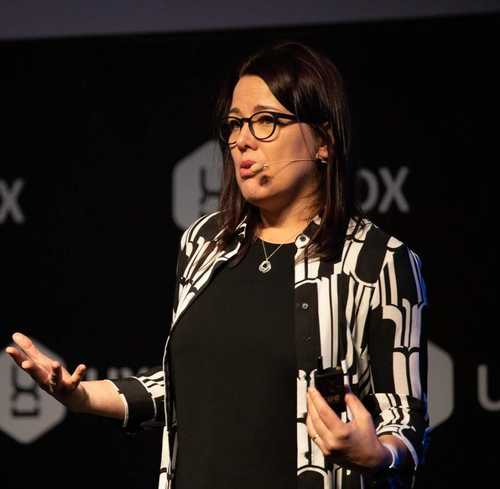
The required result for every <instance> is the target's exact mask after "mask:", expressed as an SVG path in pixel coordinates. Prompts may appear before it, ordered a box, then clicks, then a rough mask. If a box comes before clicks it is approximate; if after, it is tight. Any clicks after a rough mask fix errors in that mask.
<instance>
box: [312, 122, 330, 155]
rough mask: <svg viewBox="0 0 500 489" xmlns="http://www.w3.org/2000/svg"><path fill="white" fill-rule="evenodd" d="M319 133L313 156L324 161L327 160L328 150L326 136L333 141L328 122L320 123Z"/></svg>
mask: <svg viewBox="0 0 500 489" xmlns="http://www.w3.org/2000/svg"><path fill="white" fill-rule="evenodd" d="M321 129H322V130H321V133H322V134H318V139H317V143H318V144H319V146H318V149H317V150H316V154H315V158H316V159H318V160H320V161H321V162H324V163H326V162H327V161H328V156H329V151H328V141H327V138H328V139H330V140H331V141H332V143H333V142H334V137H333V132H332V130H331V128H330V125H329V124H328V122H325V123H323V124H322V128H321Z"/></svg>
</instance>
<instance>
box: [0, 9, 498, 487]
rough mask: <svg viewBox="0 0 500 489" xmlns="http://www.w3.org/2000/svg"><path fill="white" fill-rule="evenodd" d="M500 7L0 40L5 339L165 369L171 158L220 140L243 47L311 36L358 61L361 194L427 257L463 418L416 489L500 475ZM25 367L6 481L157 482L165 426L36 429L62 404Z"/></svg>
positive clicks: (93, 421) (351, 76)
mask: <svg viewBox="0 0 500 489" xmlns="http://www.w3.org/2000/svg"><path fill="white" fill-rule="evenodd" d="M499 19H500V18H499V17H498V16H471V17H457V18H439V19H425V20H405V21H391V22H376V23H355V24H354V23H353V24H347V23H346V24H342V25H330V26H328V25H327V26H324V25H323V26H310V27H307V28H299V27H297V28H287V29H281V30H280V29H261V30H235V31H224V32H205V33H185V34H170V35H168V34H163V35H160V34H158V35H138V36H114V37H112V36H110V37H105V36H102V37H97V38H81V39H52V40H43V41H42V40H40V41H25V42H3V43H0V57H1V58H0V59H1V64H0V70H1V77H0V107H1V116H2V117H1V119H0V130H1V133H0V134H1V136H0V137H1V139H0V141H1V145H0V191H1V192H2V193H1V194H0V279H1V286H0V343H1V344H2V345H3V346H7V344H9V342H10V335H11V334H12V333H13V332H14V331H16V330H21V331H24V332H26V333H28V334H30V335H33V337H34V338H35V339H36V340H37V341H39V342H40V343H41V344H42V345H45V346H46V347H47V348H49V349H50V350H51V351H52V352H54V353H57V354H58V355H59V356H60V357H61V358H62V359H64V361H65V362H66V364H67V365H68V367H69V368H71V369H72V368H74V367H75V366H76V365H77V364H78V363H79V362H85V363H86V364H87V365H88V366H90V367H91V372H90V374H89V376H90V378H104V377H106V376H117V375H124V374H127V373H136V372H137V371H138V370H139V369H141V368H144V367H147V366H151V365H156V364H159V363H160V362H161V357H162V353H163V342H164V340H165V338H166V335H167V331H168V327H169V321H170V317H171V311H170V307H171V303H172V296H173V287H174V267H175V258H176V253H177V246H178V239H179V237H180V233H181V231H182V229H181V227H182V226H181V225H179V223H178V222H177V223H176V222H174V219H173V207H174V206H175V205H176V204H175V202H174V201H173V196H174V192H173V189H172V187H173V185H174V180H173V178H172V176H173V170H174V168H175V167H176V165H177V164H178V162H179V161H181V160H182V159H183V158H184V157H186V156H187V155H190V154H191V153H192V152H193V151H195V150H196V149H197V148H199V147H200V146H201V145H203V144H204V143H205V142H206V141H208V140H210V139H211V138H212V137H213V132H212V125H213V122H212V116H213V107H214V101H215V97H216V95H217V92H218V88H219V86H220V84H221V82H222V81H223V80H224V79H225V78H226V75H227V73H228V70H229V69H230V67H231V66H232V65H233V64H234V63H235V62H236V61H238V60H240V59H241V57H242V56H245V55H246V54H248V53H250V52H252V51H254V50H255V49H256V48H258V47H260V46H262V45H266V44H268V43H269V42H272V41H274V40H278V39H293V40H299V41H303V42H306V43H308V44H310V45H311V46H313V47H317V48H319V49H321V50H323V51H324V52H326V53H327V54H329V55H330V56H331V58H332V59H333V60H334V62H335V63H336V64H337V66H338V67H339V69H340V70H341V72H342V73H343V74H344V77H345V79H346V83H347V87H348V91H349V95H350V99H351V105H352V111H353V123H354V129H355V131H354V135H355V146H356V151H355V163H356V165H357V166H358V168H359V169H360V170H361V171H362V172H363V171H364V172H365V175H366V172H369V174H370V175H371V176H372V179H371V181H372V187H369V185H368V183H367V180H366V178H362V177H360V179H359V187H360V198H361V200H362V201H364V202H367V201H368V196H369V194H370V195H374V193H373V192H375V191H377V192H378V198H377V199H375V203H374V204H372V205H371V206H370V208H368V209H367V210H368V211H369V214H370V215H371V216H372V218H373V219H374V220H375V222H377V223H378V224H379V225H380V226H381V227H383V228H385V229H386V230H387V231H389V232H391V233H393V234H395V235H396V236H397V237H398V238H400V239H402V240H404V241H405V242H407V243H408V244H409V245H410V247H411V248H412V249H414V250H415V251H416V252H417V253H418V254H419V255H420V257H421V259H422V261H423V267H424V268H423V271H424V277H425V279H426V281H427V285H428V291H429V297H430V305H431V314H430V323H429V336H430V340H431V341H432V343H433V344H434V345H436V347H438V348H440V349H442V350H443V351H444V352H446V353H445V356H446V358H448V361H449V362H452V363H451V365H452V366H453V367H452V368H453V373H454V377H453V378H454V381H453V385H452V393H453V398H452V399H449V400H448V403H451V404H450V405H449V406H448V407H449V408H450V409H451V410H452V414H451V416H450V417H448V418H447V419H446V420H443V421H442V422H440V423H439V424H438V425H437V426H436V427H435V429H434V431H433V435H432V444H431V447H430V450H429V454H428V460H427V464H426V466H424V468H423V469H422V471H421V474H420V478H419V481H418V484H417V487H418V488H424V487H425V488H438V487H439V488H452V487H479V484H477V485H470V481H471V480H477V479H481V480H482V481H486V480H491V481H495V480H496V472H497V470H496V468H497V467H496V465H497V460H496V459H497V453H498V450H497V449H495V448H494V446H495V442H496V438H497V437H498V435H499V434H500V430H499V422H500V419H499V411H500V402H499V401H498V399H500V387H499V382H498V379H499V376H500V367H499V363H498V360H497V357H496V341H498V339H499V333H498V330H497V324H496V320H495V316H494V314H493V313H494V311H495V310H496V307H495V306H496V301H495V296H496V265H497V256H496V242H495V238H494V231H495V215H496V212H495V211H496V209H495V210H494V204H493V202H494V194H493V192H494V191H495V190H496V186H497V182H496V177H495V165H496V162H497V159H498V158H497V156H496V152H493V148H494V143H495V142H496V141H498V134H496V133H497V132H498V110H497V109H498V86H499V82H500V79H499V77H498V75H497V73H496V69H495V65H497V64H498V60H497V56H498V52H497V51H498V32H499ZM492 143H493V144H492ZM487 145H491V146H490V147H491V149H487ZM381 169H382V170H381ZM401 171H402V172H403V173H404V174H405V175H406V176H405V178H404V179H403V180H404V182H403V183H401V184H400V187H399V189H398V193H399V194H400V196H402V197H403V201H401V198H400V200H397V199H394V198H393V199H391V198H390V196H389V195H388V196H387V198H388V199H389V201H388V202H389V204H388V208H387V209H380V205H381V202H382V201H383V198H384V195H386V194H387V192H388V188H389V187H390V185H389V187H388V186H387V185H386V183H384V182H387V178H388V177H387V175H390V176H391V177H390V178H389V180H390V179H391V178H392V179H393V180H395V179H396V177H397V175H400V177H401V175H402V173H400V172H401ZM405 172H406V173H405ZM383 175H385V180H384V176H383ZM401 178H402V177H401ZM373 182H376V184H373ZM373 185H376V187H373ZM176 190H177V192H182V189H179V188H178V189H176ZM398 202H399V204H398ZM401 202H403V203H404V202H406V204H407V206H405V205H403V204H402V203H401ZM9 361H10V359H8V358H6V354H5V353H3V354H2V355H0V383H1V387H2V389H1V390H2V391H3V394H0V399H1V400H2V402H1V404H2V405H3V407H2V406H0V447H1V449H2V453H3V454H4V456H3V460H4V463H3V464H2V467H1V469H0V477H1V480H2V487H6V488H8V489H20V488H23V489H27V488H31V487H35V486H36V487H44V486H50V487H52V488H53V489H56V488H66V487H68V485H70V486H71V487H73V488H79V487H82V488H88V487H123V488H130V489H132V488H137V489H139V488H141V489H143V488H154V487H156V484H157V469H158V464H159V457H160V438H159V437H160V434H159V432H158V433H157V432H154V431H153V432H146V433H143V434H139V435H137V436H135V437H127V436H125V435H123V434H122V433H121V432H120V430H119V428H118V427H117V426H116V425H115V423H114V422H111V421H108V420H104V419H97V418H91V417H86V416H76V415H70V414H64V415H60V416H59V418H58V419H56V420H52V421H51V423H52V424H53V426H49V424H50V423H49V422H46V424H45V425H44V424H43V423H45V421H44V422H42V425H40V423H38V422H37V421H36V420H35V418H36V416H40V412H42V411H44V410H45V412H49V411H50V410H51V409H52V408H51V404H50V403H48V401H47V400H45V398H43V397H42V398H37V397H36V396H35V395H34V394H33V389H32V391H31V394H29V392H28V394H27V395H26V396H27V397H26V398H25V399H24V401H22V402H20V401H19V397H16V395H15V392H16V389H17V391H20V390H22V389H21V388H20V387H19V385H20V384H22V382H21V381H20V380H19V378H14V377H15V374H14V373H13V370H12V369H11V366H10V363H9ZM479 371H482V372H483V374H485V375H486V376H487V379H486V380H487V381H488V382H487V384H486V387H487V389H486V391H485V390H484V388H483V390H482V391H481V382H480V380H478V373H479ZM432 375H436V378H439V372H431V376H432ZM13 376H14V377H13ZM484 380H485V377H483V387H484ZM24 382H26V381H24ZM23 385H25V386H26V385H28V384H26V383H25V384H23ZM13 386H14V387H13ZM445 387H446V386H443V388H445ZM27 389H28V391H29V388H27ZM30 395H31V396H32V397H33V396H34V397H33V399H31V398H30ZM485 395H486V400H487V401H488V402H486V401H485V400H484V399H485ZM2 396H3V397H2ZM481 398H482V399H483V401H482V402H481ZM17 402H20V404H19V406H18V407H19V409H20V410H21V411H22V410H23V409H24V415H23V414H21V415H20V414H19V412H18V411H19V409H18V410H17V411H16V410H15V409H14V408H13V406H14V404H15V403H17ZM431 402H432V399H431ZM35 408H36V409H35ZM30 410H31V411H30ZM14 412H17V414H13V413H14ZM30 412H31V413H32V414H30ZM36 412H38V414H35V413H36ZM16 416H17V417H18V418H19V416H21V417H22V416H24V418H23V419H25V420H26V422H29V423H32V424H31V425H29V426H31V428H30V429H31V430H32V431H31V435H30V434H29V433H28V434H26V433H24V434H22V433H21V432H22V431H23V430H22V429H21V428H19V425H18V424H16V423H17V421H18V420H17V421H16V422H15V420H14V418H15V417H16ZM30 416H31V417H30ZM16 419H17V418H16ZM47 423H49V424H47ZM37 430H39V431H43V433H41V434H36V432H37ZM28 431H29V430H28ZM23 437H24V438H23ZM30 437H31V439H29V441H27V439H28V438H30ZM5 460H7V463H5ZM492 484H496V483H495V482H492Z"/></svg>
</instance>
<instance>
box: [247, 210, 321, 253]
mask: <svg viewBox="0 0 500 489" xmlns="http://www.w3.org/2000/svg"><path fill="white" fill-rule="evenodd" d="M259 214H260V223H259V225H258V227H257V230H256V234H257V236H259V237H260V238H261V239H263V240H264V241H269V242H271V243H284V242H293V241H294V240H295V237H296V236H297V235H298V234H300V233H301V232H302V231H303V230H304V229H305V228H306V227H307V225H308V224H309V223H310V222H311V220H312V218H313V217H314V216H315V214H316V211H315V210H314V208H313V207H312V206H305V205H304V203H302V205H301V206H300V207H299V206H295V207H286V208H283V209H279V210H275V209H273V210H269V209H263V208H260V209H259Z"/></svg>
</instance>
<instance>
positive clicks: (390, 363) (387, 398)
mask: <svg viewBox="0 0 500 489" xmlns="http://www.w3.org/2000/svg"><path fill="white" fill-rule="evenodd" d="M426 316H427V294H426V288H425V284H424V281H423V278H422V274H421V264H420V259H419V258H418V256H417V255H416V254H415V253H414V252H412V251H411V250H410V249H408V248H407V247H406V246H405V245H404V244H401V243H400V245H399V246H397V247H395V248H393V249H391V248H389V249H388V252H387V254H386V257H385V260H384V263H383V265H382V268H381V272H380V275H379V278H378V281H377V284H376V288H375V291H374V294H373V296H372V300H371V303H370V313H369V318H368V321H369V327H368V351H369V356H370V374H371V380H372V388H373V390H372V394H370V395H368V396H367V399H364V400H363V401H364V402H365V405H366V406H367V407H368V409H369V410H370V411H371V413H372V415H373V418H374V422H375V429H376V433H377V435H378V436H380V435H384V434H391V435H394V436H396V437H398V438H399V439H400V440H402V441H403V442H404V444H405V445H406V447H407V448H408V450H409V452H410V454H411V458H412V459H413V462H414V469H415V470H416V468H417V467H418V465H419V464H420V463H421V462H422V459H423V455H424V447H425V446H426V444H427V434H428V431H429V428H428V426H429V418H428V413H427V331H426Z"/></svg>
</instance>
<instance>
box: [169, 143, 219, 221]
mask: <svg viewBox="0 0 500 489" xmlns="http://www.w3.org/2000/svg"><path fill="white" fill-rule="evenodd" d="M221 171H222V154H221V151H220V148H219V145H218V144H217V142H216V141H215V140H210V141H207V142H205V143H204V144H202V145H201V146H200V147H198V148H197V149H195V150H194V151H193V152H192V153H190V154H188V155H187V156H186V157H184V158H182V159H181V160H179V161H178V162H177V164H176V166H175V169H174V172H173V187H172V199H173V202H172V204H173V205H172V212H173V218H174V221H175V223H176V224H177V226H178V227H179V228H180V229H186V228H187V227H188V226H189V225H190V224H191V223H192V222H193V221H195V220H196V219H198V217H200V216H202V215H204V214H208V213H210V212H213V211H215V210H217V208H218V206H219V194H220V182H221Z"/></svg>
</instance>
